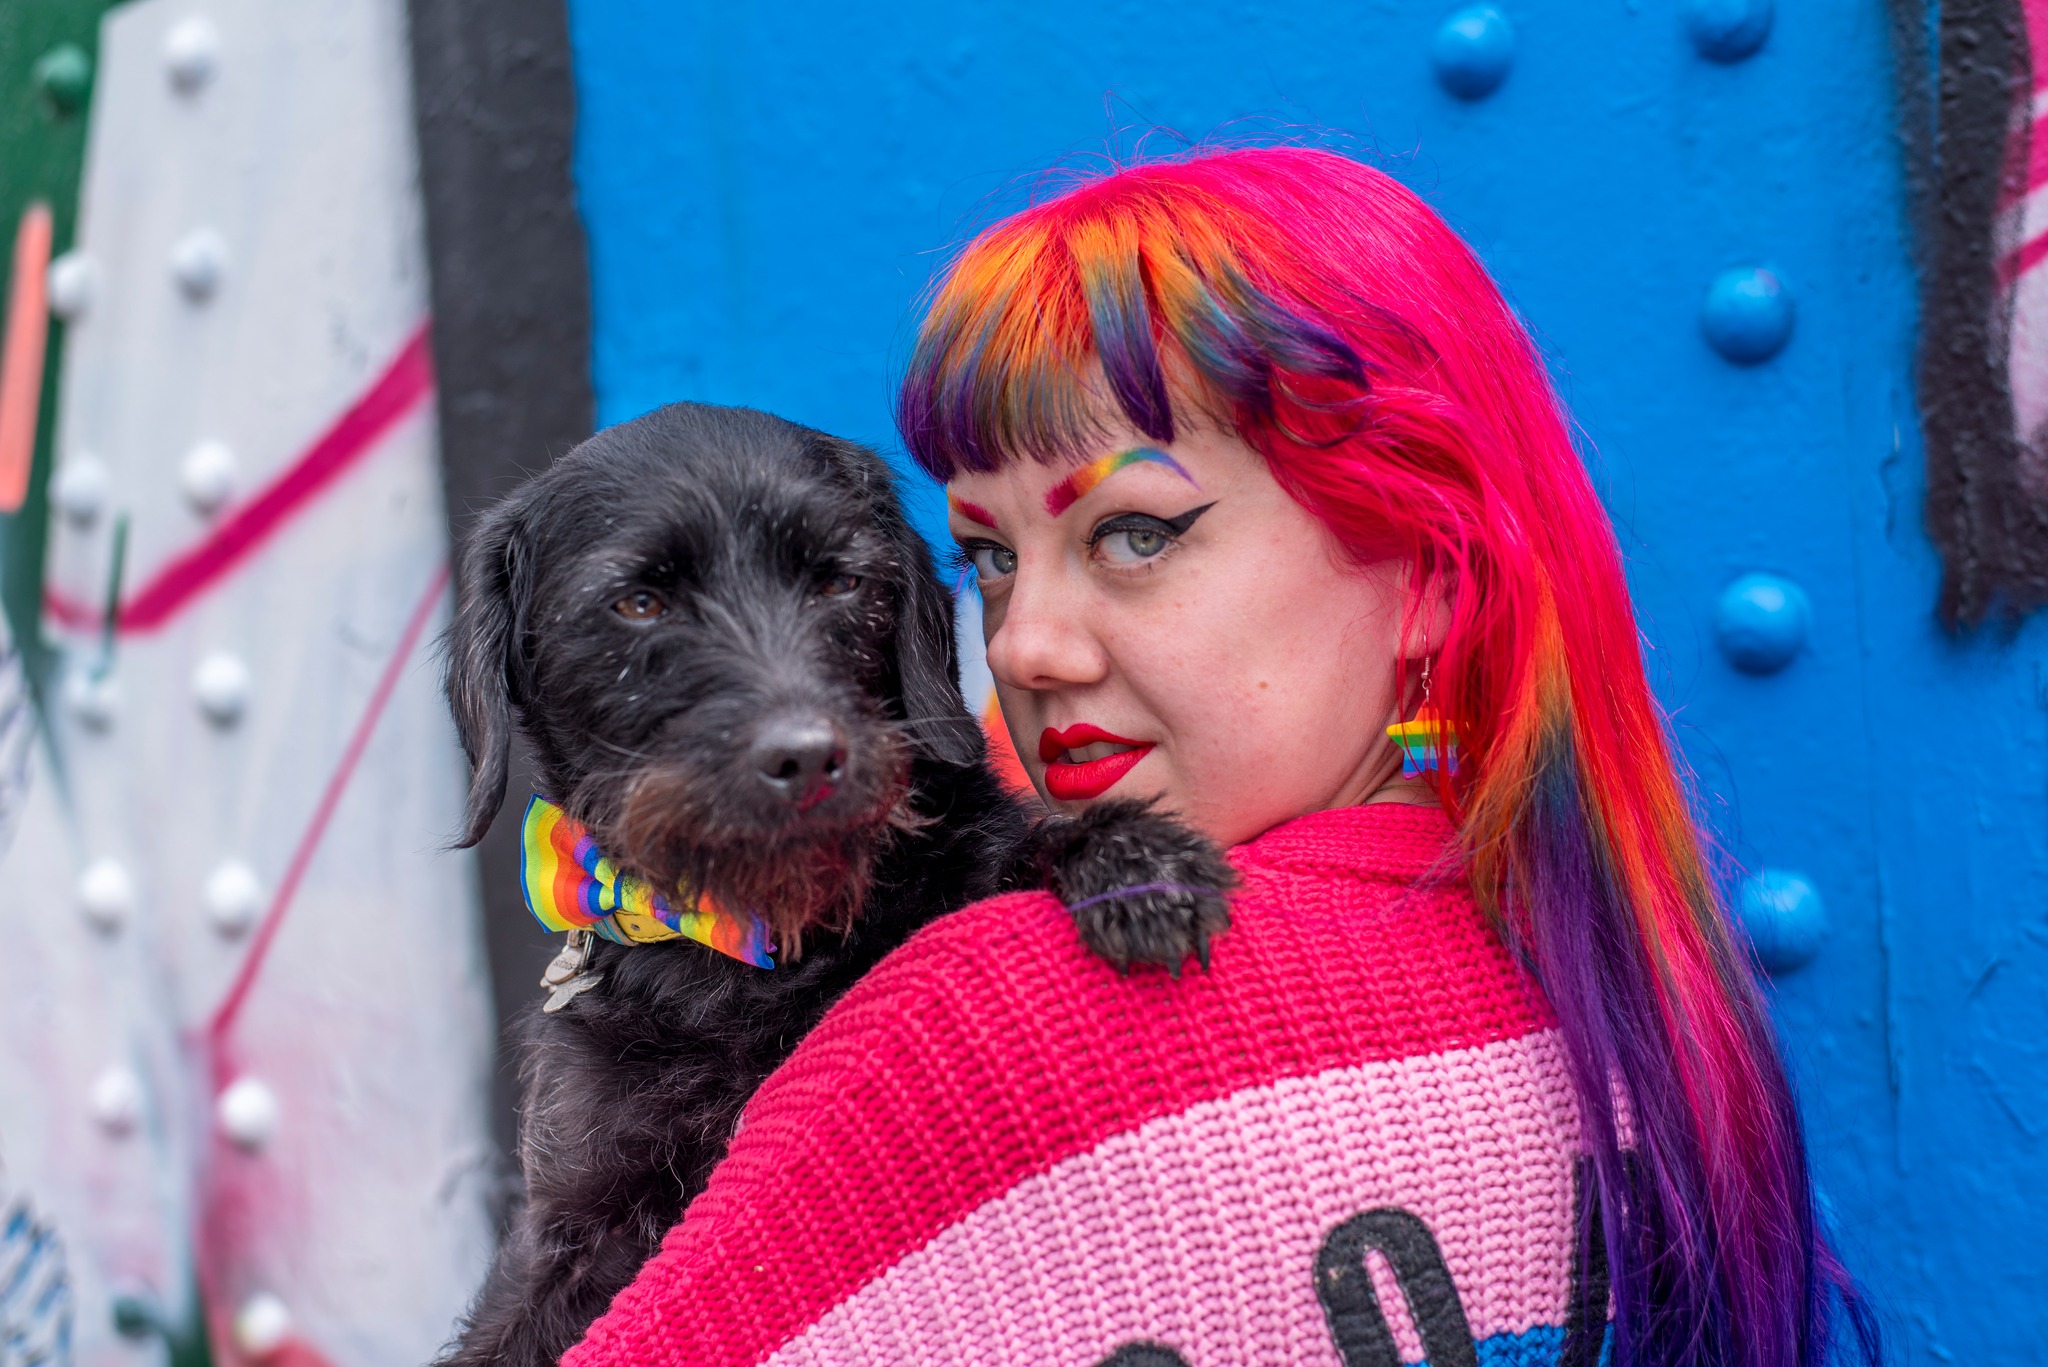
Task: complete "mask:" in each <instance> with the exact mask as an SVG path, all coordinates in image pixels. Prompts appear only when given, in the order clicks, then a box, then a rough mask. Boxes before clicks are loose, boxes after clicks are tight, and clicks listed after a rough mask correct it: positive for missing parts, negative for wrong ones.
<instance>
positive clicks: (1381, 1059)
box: [563, 804, 1605, 1367]
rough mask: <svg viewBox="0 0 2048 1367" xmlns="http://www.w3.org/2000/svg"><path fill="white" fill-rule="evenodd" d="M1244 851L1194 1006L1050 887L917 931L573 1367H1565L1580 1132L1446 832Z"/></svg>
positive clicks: (766, 1091) (1304, 828) (841, 1019)
mask: <svg viewBox="0 0 2048 1367" xmlns="http://www.w3.org/2000/svg"><path fill="white" fill-rule="evenodd" d="M1232 858H1233V862H1234V863H1235V864H1236V865H1237V867H1238V869H1239V871H1240V872H1241V874H1242V875H1243V887H1242V888H1241V890H1240V892H1239V894H1238V895H1237V897H1236V898H1235V899H1234V925H1233V928H1232V929H1231V930H1230V931H1229V933H1227V934H1226V935H1225V936H1224V937H1223V938H1222V939H1221V940H1220V941H1219V942H1218V943H1217V946H1216V949H1215V954H1214V960H1213V966H1212V969H1211V971H1210V972H1208V973H1206V974H1201V973H1192V974H1191V975H1190V976H1188V977H1186V978H1184V979H1183V980H1181V981H1178V982H1176V981H1173V980H1172V979H1170V978H1168V977H1167V976H1166V975H1165V974H1163V973H1159V972H1155V971H1145V972H1138V973H1134V974H1133V975H1131V976H1130V977H1129V978H1127V979H1126V978H1121V977H1119V976H1118V975H1117V974H1116V973H1115V972H1114V971H1113V970H1111V969H1110V968H1108V967H1107V966H1105V965H1104V964H1102V963H1101V962H1099V961H1097V960H1096V959H1094V958H1093V957H1092V956H1091V955H1089V954H1088V953H1087V952H1086V951H1085V950H1084V949H1083V948H1082V947H1081V946H1080V944H1079V943H1078V941H1077V938H1076V936H1075V934H1074V931H1073V927H1072V925H1071V923H1070V922H1069V920H1068V919H1067V917H1066V915H1065V913H1064V911H1063V909H1062V908H1061V907H1060V906H1059V904H1058V903H1057V902H1056V901H1055V900H1054V899H1052V898H1051V897H1050V896H1048V895H1045V894H1042V893H1034V894H1020V895H1013V896H1007V897H1000V898H996V899H994V900H991V901H988V902H983V903H980V904H978V905H976V906H974V907H970V908H968V909H967V910H966V911H963V912H961V913H960V914H958V915H956V916H952V917H948V918H946V919H945V920H943V921H941V922H939V923H937V924H936V925H934V926H932V927H930V928H928V929H927V930H925V931H923V932H922V933H920V934H919V935H918V936H917V937H915V938H914V939H912V940H911V941H910V942H909V943H908V944H906V945H905V946H904V947H903V948H901V949H900V950H898V951H897V952H896V953H895V954H894V955H892V956H891V957H890V958H889V959H888V960H886V961H885V962H884V963H883V964H882V965H881V966H880V967H878V968H877V969H876V970H875V971H874V972H873V973H871V974H869V975H868V977H867V978H865V979H864V980H862V981H861V982H860V983H859V984H858V985H857V986H856V987H855V988H854V989H853V990H852V991H851V992H850V993H848V994H847V996H846V997H845V998H844V999H843V1000H842V1001H841V1002H840V1003H839V1004H838V1005H837V1006H836V1007H834V1009H833V1010H832V1011H831V1012H830V1013H829V1014H828V1015H827V1016H826V1017H825V1019H824V1021H823V1022H822V1023H821V1024H820V1025H819V1026H818V1027H817V1029H816V1030H814V1031H813V1032H812V1033H811V1035H810V1036H809V1037H807V1038H806V1039H805V1040H804V1042H803V1043H802V1044H801V1045H800V1046H799V1047H798V1049H797V1050H796V1051H795V1053H794V1054H793V1055H792V1056H791V1057H790V1059H789V1060H788V1062H787V1063H785V1064H784V1065H783V1067H782V1068H781V1069H780V1070H779V1071H778V1072H776V1073H775V1075H774V1076H772V1077H771V1078H769V1079H768V1081H767V1082H766V1084H764V1085H763V1087H762V1088H761V1090H760V1092H759V1093H758V1094H757V1095H756V1097H755V1098H754V1100H753V1102H752V1103H751V1104H750V1105H749V1107H748V1109H747V1114H746V1119H745V1122H744V1124H743V1125H742V1127H741V1129H740V1132H739V1134H738V1135H737V1136H736V1137H735V1138H734V1141H733V1145H732V1149H731V1152H730V1154H729V1155H728V1157H727V1158H726V1160H725V1162H724V1163H723V1164H722V1165H721V1166H720V1167H719V1168H718V1169H717V1171H716V1172H715V1173H714V1174H713V1176H712V1178H711V1182H710V1185H709V1187H708V1189H707V1190H706V1191H705V1192H704V1194H703V1195H702V1196H701V1197H700V1198H698V1200H697V1201H696V1202H695V1203H694V1204H692V1206H691V1207H690V1210H689V1213H688V1217H687V1218H686V1219H685V1220H684V1221H683V1223H682V1224H680V1225H678V1226H677V1227H676V1228H675V1229H674V1230H672V1231H671V1232H670V1234H669V1236H668V1238H667V1240H666V1241H665V1242H664V1245H663V1247H662V1250H661V1252H660V1253H659V1254H658V1255H657V1256H656V1257H655V1258H653V1259H652V1260H651V1261H650V1262H649V1263H648V1264H647V1266H646V1267H645V1268H644V1269H643V1270H642V1271H641V1274H640V1276H639V1278H638V1280H637V1281H635V1282H634V1284H633V1285H632V1286H630V1287H629V1288H627V1289H626V1290H625V1291H624V1292H622V1293H620V1295H619V1297H618V1298H617V1300H616V1301H615V1302H614V1303H613V1306H612V1309H611V1311H610V1312H609V1313H608V1314H607V1315H606V1316H605V1317H604V1318H603V1319H601V1320H599V1321H598V1323H597V1324H596V1325H594V1326H593V1327H592V1329H591V1331H590V1334H589V1336H588V1337H587V1338H586V1339H585V1341H584V1342H583V1343H582V1344H580V1345H578V1346H577V1347H576V1348H574V1349H572V1350H571V1351H570V1352H569V1354H568V1355H567V1356H566V1357H565V1358H564V1359H563V1361H564V1367H644V1365H645V1364H657V1363H658V1364H702V1365H703V1367H752V1365H753V1364H758V1363H764V1362H766V1363H772V1364H777V1367H781V1365H782V1364H799V1363H804V1364H896V1363H902V1364H919V1367H924V1365H926V1364H953V1363H959V1364H977V1367H985V1365H987V1364H1012V1363H1015V1364H1048V1367H1097V1364H1104V1363H1115V1364H1118V1367H1173V1364H1176V1363H1180V1364H1186V1365H1187V1367H1251V1365H1252V1364H1266V1363H1272V1364H1282V1363H1284V1364H1289V1367H1293V1365H1294V1364H1304V1363H1327V1364H1343V1367H1363V1365H1364V1364H1375V1367H1377V1365H1378V1364H1382V1363H1383V1364H1386V1367H1392V1364H1394V1363H1395V1362H1397V1361H1398V1362H1409V1363H1413V1362H1417V1361H1420V1360H1422V1359H1424V1358H1425V1357H1427V1358H1428V1359H1429V1360H1430V1361H1431V1363H1432V1364H1433V1367H1452V1365H1453V1364H1455V1363H1459V1362H1463V1363H1474V1362H1477V1363H1481V1364H1488V1365H1489V1367H1492V1365H1493V1364H1500V1367H1506V1364H1517V1365H1519V1364H1525V1363H1526V1364H1536V1363H1543V1364H1549V1363H1556V1362H1559V1361H1560V1360H1561V1358H1562V1357H1563V1356H1565V1355H1566V1341H1567V1328H1568V1325H1570V1324H1571V1323H1572V1322H1573V1321H1574V1320H1576V1321H1577V1322H1578V1324H1580V1325H1581V1326H1583V1325H1584V1324H1586V1323H1588V1322H1590V1323H1594V1324H1599V1323H1600V1322H1601V1321H1604V1319H1605V1315H1604V1313H1602V1312H1601V1311H1599V1310H1596V1309H1594V1308H1593V1307H1594V1306H1595V1305H1599V1306H1604V1303H1605V1293H1604V1289H1602V1290H1601V1291H1600V1292H1599V1299H1598V1300H1597V1301H1593V1300H1592V1299H1591V1298H1590V1297H1589V1295H1588V1293H1587V1292H1586V1289H1585V1286H1584V1283H1585V1282H1586V1281H1587V1280H1588V1279H1587V1278H1585V1277H1578V1278H1576V1279H1575V1277H1574V1270H1573V1267H1572V1263H1573V1257H1572V1250H1573V1244H1574V1241H1573V1228H1574V1218H1575V1215H1574V1211H1575V1193H1574V1187H1575V1181H1574V1157H1575V1155H1576V1154H1577V1152H1578V1147H1579V1145H1578V1119H1577V1110H1576V1107H1575V1105H1574V1103H1573V1100H1572V1093H1571V1088H1570V1084H1569V1082H1568V1080H1567V1077H1566V1074H1565V1065H1564V1060H1563V1056H1562V1053H1561V1050H1560V1048H1559V1045H1558V1041H1557V1037H1556V1031H1555V1025H1554V1021H1553V1018H1552V1017H1551V1014H1550V1011H1549V1008H1548V1006H1547V1005H1546V1004H1545V1003H1544V1001H1543V1000H1542V998H1541V996H1540V994H1539V993H1538V992H1537V991H1536V990H1535V989H1534V987H1533V986H1532V985H1531V984H1530V983H1529V981H1528V980H1527V978H1526V976H1525V975H1524V974H1523V973H1522V972H1521V971H1520V970H1519V969H1518V968H1517V967H1516V966H1515V965H1514V964H1513V962H1512V961H1511V960H1510V958H1509V956H1508V955H1507V953H1506V951H1505V950H1504V949H1503V948H1502V946H1501V945H1500V943H1499V941H1498V940H1497V939H1496V938H1495V937H1494V936H1493V935H1492V933H1491V932H1490V931H1489V930H1488V929H1487V928H1486V926H1485V925H1484V923H1483V921H1482V919H1481V917H1480V915H1479V913H1478V911H1477V909H1476V907H1475V906H1474V904H1473V901H1472V898H1471V894H1470V891H1469V889H1468V888H1467V887H1466V886H1465V885H1464V883H1463V882H1462V881H1461V880H1460V879H1459V878H1458V876H1457V874H1456V872H1455V864H1454V846H1453V844H1452V831H1451V827H1450V824H1449V822H1448V821H1447V820H1446V818H1445V817H1444V816H1443V815H1442V813H1440V812H1439V811H1437V810H1436V809H1434V808H1419V807H1405V806H1399V805H1395V804H1382V805H1375V806H1369V807H1353V808H1345V809H1341V810H1337V811H1330V812H1321V813H1316V814H1313V815H1311V816H1307V817H1303V818H1300V819H1299V820H1296V821H1293V822H1290V823H1288V824H1287V825H1284V826H1282V827H1279V828H1277V829H1275V830H1273V831H1271V832H1269V833H1267V834H1266V835H1265V836H1262V837H1260V838H1259V839H1258V840H1256V841H1254V842H1252V843H1251V844H1249V845H1246V846H1243V847H1241V848H1239V849H1238V850H1236V851H1234V852H1233V854H1232ZM1575 1280H1576V1282H1577V1283H1578V1284H1579V1285H1578V1288H1577V1290H1576V1291H1575V1289H1574V1286H1575ZM1592 1280H1593V1281H1595V1282H1597V1281H1598V1280H1599V1277H1598V1275H1597V1273H1596V1275H1595V1277H1594V1278H1593V1279H1592ZM1589 1340H1590V1342H1589ZM1597 1353H1598V1340H1597V1338H1593V1337H1592V1336H1590V1335H1588V1334H1586V1333H1583V1332H1582V1333H1579V1334H1576V1335H1572V1336H1571V1351H1570V1353H1569V1357H1570V1358H1572V1359H1574V1360H1578V1361H1585V1362H1587V1363H1590V1362H1591V1361H1592V1359H1593V1357H1594V1355H1596V1354H1597Z"/></svg>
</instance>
